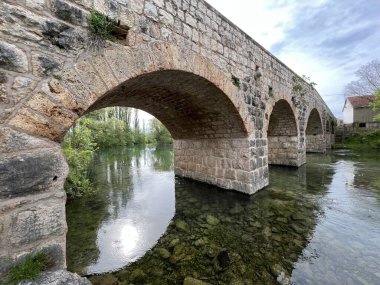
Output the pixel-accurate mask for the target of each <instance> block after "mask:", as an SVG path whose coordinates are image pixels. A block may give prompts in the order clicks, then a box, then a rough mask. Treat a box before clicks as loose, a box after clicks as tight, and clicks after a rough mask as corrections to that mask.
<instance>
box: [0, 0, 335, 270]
mask: <svg viewBox="0 0 380 285" xmlns="http://www.w3.org/2000/svg"><path fill="white" fill-rule="evenodd" d="M91 9H95V10H97V11H99V12H101V13H103V14H105V15H107V16H108V18H109V19H111V20H114V21H115V22H116V23H118V25H119V29H121V30H123V31H125V32H126V31H127V34H126V36H125V38H120V37H119V38H117V39H116V38H112V39H110V40H99V37H97V36H95V35H94V34H92V33H91V32H90V29H89V26H88V21H87V19H88V17H89V14H90V11H91ZM0 16H1V21H0V174H1V175H0V199H1V200H0V213H1V218H0V272H5V271H6V269H7V268H9V266H10V265H11V264H12V263H14V262H15V261H16V260H18V259H19V258H21V257H22V256H24V255H25V254H27V253H30V252H34V251H36V250H38V249H40V248H45V247H47V248H49V249H50V250H51V252H52V254H53V255H54V256H55V262H56V265H57V267H61V268H63V267H64V266H65V232H66V228H65V227H66V226H65V213H64V204H65V194H64V192H63V183H64V179H65V177H66V175H67V165H66V163H65V162H64V158H63V156H62V152H61V150H60V146H59V144H58V143H60V142H61V141H62V139H63V137H64V135H65V133H66V131H67V130H68V129H69V128H70V127H71V126H72V124H73V122H74V121H75V120H76V119H78V118H79V117H81V116H82V115H83V114H84V113H86V112H90V111H92V110H96V109H99V108H102V107H107V106H115V105H120V106H129V107H136V108H140V109H142V110H146V111H148V112H150V113H152V114H153V115H155V116H156V117H157V118H158V119H160V120H161V121H162V122H163V123H164V124H165V125H166V126H167V127H168V129H169V130H170V132H171V133H172V134H173V137H174V139H175V143H174V146H175V148H174V153H175V163H176V173H177V174H178V175H182V176H185V177H190V178H193V179H197V180H201V181H204V182H208V183H212V184H216V185H218V186H220V187H223V188H226V189H234V190H238V191H242V192H244V193H254V192H255V191H257V190H259V189H261V188H263V187H265V186H266V185H267V184H268V182H269V181H268V152H269V158H270V160H271V161H273V162H276V161H277V163H279V162H280V161H282V162H283V164H286V163H287V164H288V165H294V164H296V166H299V165H301V164H303V163H305V162H306V156H305V153H306V143H308V141H309V142H311V140H310V139H309V140H308V139H307V138H306V132H307V124H308V121H310V119H309V117H310V116H311V115H310V114H311V112H312V110H315V111H314V112H317V113H318V115H319V117H320V121H319V122H320V125H321V127H320V129H321V131H322V133H321V134H320V133H318V134H317V135H318V138H319V139H320V142H321V143H320V144H319V146H317V147H318V148H319V147H322V146H323V143H322V142H323V140H324V139H325V137H324V135H323V134H324V128H325V127H322V126H325V125H326V124H325V122H326V121H327V120H330V121H331V120H332V119H333V115H332V113H331V111H330V110H329V109H328V107H327V106H326V104H325V103H324V102H323V100H322V98H321V97H320V96H319V94H318V93H317V91H316V90H315V89H313V88H312V86H310V85H308V84H307V83H306V82H303V81H302V82H301V85H302V88H303V89H302V90H303V92H302V94H301V93H299V92H298V93H297V92H295V88H294V85H295V81H296V80H295V78H297V75H296V74H295V73H294V72H293V71H292V70H291V69H289V68H288V67H287V66H286V65H284V64H283V63H282V62H280V61H279V60H278V59H277V58H275V57H274V56H273V55H272V54H270V53H269V52H268V51H267V50H265V49H264V48H263V47H261V46H260V45H259V44H258V43H257V42H255V41H254V40H253V39H251V38H250V37H249V36H248V35H246V34H245V33H244V32H242V31H241V30H240V29H239V28H238V27H236V26H235V25H234V24H233V23H231V22H230V21H229V20H227V19H226V18H225V17H223V16H222V15H221V14H220V13H219V12H217V11H216V10H215V9H214V8H212V7H211V6H210V5H209V4H207V3H206V2H205V1H194V0H166V1H160V0H129V1H115V0H36V1H29V0H26V1H25V0H3V1H1V2H0ZM280 100H284V101H286V102H287V103H288V104H289V106H290V110H291V113H292V116H293V118H294V120H295V123H296V124H295V126H296V134H295V135H294V124H289V125H288V126H285V125H286V124H288V123H289V121H287V122H286V123H284V122H282V119H281V120H280V121H279V126H281V125H284V124H285V125H284V128H289V129H291V130H292V131H291V132H290V133H289V134H284V135H283V134H281V136H280V137H279V138H277V137H276V136H277V135H275V134H273V138H269V143H270V145H276V143H278V144H277V146H276V147H272V148H271V147H270V146H268V133H267V132H268V127H269V125H270V118H271V117H272V115H271V114H272V112H273V108H274V106H275V104H276V102H279V101H280ZM274 116H275V115H274ZM313 116H314V115H313ZM320 135H321V136H320ZM295 137H296V139H295ZM284 138H287V140H288V141H286V139H284ZM276 140H277V141H276ZM272 142H273V144H272ZM25 233H27V237H26V236H24V234H25ZM0 274H1V273H0Z"/></svg>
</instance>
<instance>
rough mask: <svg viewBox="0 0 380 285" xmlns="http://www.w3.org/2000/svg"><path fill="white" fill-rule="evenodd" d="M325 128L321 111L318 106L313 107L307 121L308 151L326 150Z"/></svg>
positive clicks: (306, 139) (321, 151) (306, 138)
mask: <svg viewBox="0 0 380 285" xmlns="http://www.w3.org/2000/svg"><path fill="white" fill-rule="evenodd" d="M323 129H324V127H323V124H322V117H321V115H320V112H319V111H318V109H317V108H313V109H311V111H310V113H309V115H308V116H307V121H306V130H305V141H306V152H320V153H323V152H325V151H326V142H325V136H324V131H323Z"/></svg>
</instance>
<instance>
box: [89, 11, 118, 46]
mask: <svg viewBox="0 0 380 285" xmlns="http://www.w3.org/2000/svg"><path fill="white" fill-rule="evenodd" d="M88 25H89V27H90V30H91V32H92V33H93V34H95V35H98V36H100V37H101V38H102V39H108V38H110V37H111V33H112V30H113V29H114V27H115V23H114V22H113V21H111V20H109V19H108V17H107V16H105V15H103V14H101V13H99V12H98V11H95V10H91V13H90V16H89V18H88Z"/></svg>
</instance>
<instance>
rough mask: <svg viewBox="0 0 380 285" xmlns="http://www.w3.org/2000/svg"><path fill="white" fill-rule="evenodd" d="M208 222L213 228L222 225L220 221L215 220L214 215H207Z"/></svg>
mask: <svg viewBox="0 0 380 285" xmlns="http://www.w3.org/2000/svg"><path fill="white" fill-rule="evenodd" d="M206 221H207V223H208V224H209V225H212V226H216V225H217V224H219V223H220V221H219V219H218V218H215V217H214V216H212V215H207V217H206Z"/></svg>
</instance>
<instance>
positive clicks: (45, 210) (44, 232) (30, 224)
mask: <svg viewBox="0 0 380 285" xmlns="http://www.w3.org/2000/svg"><path fill="white" fill-rule="evenodd" d="M65 233H66V221H65V205H64V203H62V201H60V200H58V201H57V202H56V203H52V201H50V203H49V204H47V205H46V204H45V203H43V204H42V203H41V204H39V205H32V206H29V207H28V208H27V209H26V210H23V211H21V212H18V213H15V214H14V215H13V217H12V224H11V232H10V236H9V238H10V240H11V243H12V245H13V246H23V245H27V244H31V243H33V242H35V241H39V240H41V239H45V238H51V237H53V236H59V235H64V234H65Z"/></svg>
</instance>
